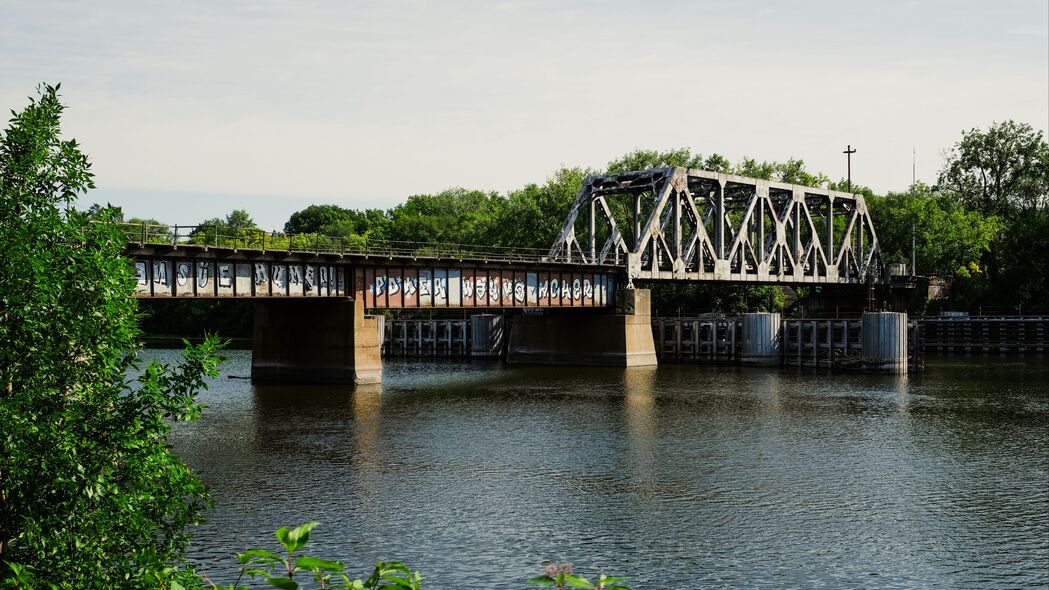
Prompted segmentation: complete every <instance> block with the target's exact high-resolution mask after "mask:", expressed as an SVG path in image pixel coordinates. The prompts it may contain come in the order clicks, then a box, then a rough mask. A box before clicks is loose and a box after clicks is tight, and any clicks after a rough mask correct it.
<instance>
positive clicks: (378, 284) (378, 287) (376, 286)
mask: <svg viewBox="0 0 1049 590" xmlns="http://www.w3.org/2000/svg"><path fill="white" fill-rule="evenodd" d="M370 290H371V292H372V294H373V295H376V296H378V295H382V294H383V292H384V291H385V290H386V277H384V276H376V277H375V282H374V283H372V288H371V289H370Z"/></svg>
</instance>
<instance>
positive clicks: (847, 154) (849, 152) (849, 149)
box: [842, 145, 856, 193]
mask: <svg viewBox="0 0 1049 590" xmlns="http://www.w3.org/2000/svg"><path fill="white" fill-rule="evenodd" d="M842 153H843V154H845V157H846V158H848V171H849V172H848V174H849V192H850V193H851V192H852V154H855V153H856V150H854V149H852V146H851V145H848V146H845V151H844V152H842Z"/></svg>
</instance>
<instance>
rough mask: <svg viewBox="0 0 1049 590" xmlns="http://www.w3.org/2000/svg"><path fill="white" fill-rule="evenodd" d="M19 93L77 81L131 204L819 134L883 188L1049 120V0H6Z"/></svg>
mask: <svg viewBox="0 0 1049 590" xmlns="http://www.w3.org/2000/svg"><path fill="white" fill-rule="evenodd" d="M0 14H2V17H0V56H2V59H0V103H2V105H0V106H3V107H5V108H7V109H8V110H10V109H20V108H22V107H23V106H24V105H25V104H26V96H28V95H30V94H32V93H33V92H34V88H35V87H36V85H37V83H38V82H41V81H47V82H61V83H62V91H63V95H64V97H65V101H66V103H67V104H68V105H69V109H68V111H67V115H66V117H65V132H66V134H67V135H69V136H73V137H76V138H77V139H78V140H80V142H81V143H82V144H83V146H84V148H85V149H86V151H87V152H88V153H89V154H90V155H91V157H92V160H93V162H94V169H95V172H96V174H97V183H98V186H99V188H98V190H96V191H94V192H93V193H92V194H91V195H90V196H89V197H88V199H87V201H88V202H89V203H90V202H95V201H107V200H108V201H110V202H112V203H114V204H117V205H121V206H123V207H124V210H125V212H126V213H128V214H129V215H137V216H149V217H157V218H159V219H161V220H163V221H166V222H169V223H180V224H191V223H195V222H197V221H199V220H201V219H204V218H208V217H215V216H220V215H224V214H225V213H226V212H228V211H229V210H231V209H233V208H246V209H248V210H249V211H250V212H251V213H252V215H253V216H254V217H255V219H256V221H257V222H259V224H260V225H262V226H264V227H268V228H276V227H280V226H281V225H283V223H284V221H285V220H286V219H287V217H288V215H289V214H290V213H292V212H293V211H296V210H298V209H301V208H303V207H305V206H307V205H309V204H311V203H319V202H327V203H337V204H340V205H343V206H347V207H389V206H391V205H394V204H396V203H398V202H400V201H403V200H404V199H405V198H406V197H407V196H408V195H410V194H414V193H426V192H436V191H440V190H442V189H445V188H448V187H452V186H464V187H469V188H480V189H488V190H498V191H506V190H509V189H513V188H517V187H520V186H522V185H524V184H526V183H528V182H541V181H543V180H544V179H545V178H546V177H548V176H549V175H550V174H551V173H552V172H553V171H554V170H556V169H557V168H558V167H560V166H561V165H568V166H592V167H600V166H603V165H604V164H605V163H607V162H608V161H609V160H611V159H613V158H616V157H618V156H620V155H622V154H624V153H626V152H628V151H630V150H632V149H634V148H653V149H667V148H674V147H689V148H691V149H693V150H694V151H699V152H702V153H704V154H706V153H709V152H713V151H716V152H719V153H721V154H723V155H725V156H727V157H728V158H729V159H730V160H732V161H736V160H738V159H739V158H741V157H743V156H750V157H754V158H758V159H766V160H786V159H788V158H792V157H793V158H800V159H803V160H804V161H805V162H806V163H807V164H808V166H809V167H810V169H814V170H819V171H823V172H825V173H827V174H828V175H830V176H831V177H834V178H839V177H844V176H845V157H844V156H843V155H842V154H841V152H842V150H843V149H844V148H845V145H846V144H852V145H853V146H855V147H856V148H857V150H858V152H857V153H856V154H855V155H854V157H853V179H854V180H855V181H856V182H859V183H863V184H868V185H870V186H872V187H873V188H874V189H875V190H876V191H879V192H884V191H888V190H902V189H905V188H906V187H907V186H908V185H909V184H910V180H911V150H912V146H913V147H914V148H915V149H916V151H917V174H918V178H919V179H922V180H926V181H932V180H934V179H935V176H936V173H937V171H938V170H939V168H940V166H941V163H942V152H943V150H944V148H947V147H949V146H951V145H952V144H953V143H954V142H955V141H957V140H958V138H959V137H960V133H961V131H962V130H963V129H970V128H973V127H981V128H985V127H987V126H988V125H989V124H990V123H992V122H994V121H1001V120H1005V119H1016V120H1019V121H1024V122H1027V123H1030V124H1031V125H1033V126H1034V127H1036V128H1038V129H1041V130H1045V129H1046V128H1047V127H1049V2H1046V0H1029V1H1028V0H1024V1H1005V0H996V1H994V2H988V1H980V2H948V1H910V2H894V1H884V0H882V1H873V0H866V1H862V2H845V1H810V2H774V3H773V2H747V1H738V0H737V1H723V2H722V1H713V2H662V3H661V2H651V1H650V2H626V1H610V2H562V1H548V2H546V1H534V2H533V1H506V2H500V1H495V0H489V1H481V2H450V1H449V2H436V1H434V2H427V1H414V2H392V1H376V2H334V1H332V2H325V3H313V2H306V1H301V0H300V1H297V2H287V1H279V2H277V1H274V2H269V1H259V2H252V3H234V2H216V1H214V0H209V1H200V2H189V1H182V2H152V1H135V2H114V1H109V0H93V1H91V2H78V3H75V4H74V3H72V2H70V3H65V2H49V1H44V0H31V1H22V0H15V1H14V2H12V1H10V0H0Z"/></svg>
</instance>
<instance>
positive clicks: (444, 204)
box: [134, 121, 1049, 335]
mask: <svg viewBox="0 0 1049 590" xmlns="http://www.w3.org/2000/svg"><path fill="white" fill-rule="evenodd" d="M659 166H687V167H693V168H702V169H706V170H713V171H717V172H726V173H733V174H739V175H742V176H750V177H756V178H764V179H770V180H778V181H782V182H788V183H794V184H800V185H806V186H816V187H825V188H831V189H836V190H845V189H846V182H845V180H844V179H841V180H838V181H833V180H831V179H830V178H829V177H828V176H827V175H825V174H822V173H819V172H813V171H810V170H808V169H807V168H806V166H805V162H804V161H802V160H796V159H789V160H787V161H785V162H766V161H762V162H759V161H757V160H754V159H751V158H743V159H742V160H740V161H739V162H737V163H735V164H732V163H731V162H729V160H728V159H726V158H725V157H724V156H721V155H720V154H717V153H714V154H710V155H706V156H704V155H702V154H698V153H693V152H692V151H691V150H689V149H677V150H670V151H662V152H661V151H653V150H636V151H633V152H631V153H629V154H626V155H624V156H623V157H621V158H618V159H616V160H613V161H611V162H609V163H608V165H607V166H605V167H604V168H603V169H600V170H594V169H584V168H570V167H563V168H561V169H559V170H556V171H554V172H553V174H551V175H550V177H549V178H547V179H546V181H544V182H542V183H533V184H528V185H525V186H524V187H522V188H520V189H517V190H513V191H510V192H508V193H506V194H505V195H504V194H500V193H496V192H486V191H481V190H473V189H467V188H461V187H456V188H450V189H446V190H443V191H441V192H438V193H433V194H418V195H410V196H408V198H407V199H406V200H405V202H403V203H401V204H399V205H397V206H395V207H392V208H390V209H387V210H381V209H364V210H359V209H349V208H345V207H341V206H339V205H333V204H317V205H310V206H309V207H306V208H305V209H302V210H301V211H297V212H295V213H293V214H292V215H291V217H290V218H289V219H288V221H287V223H285V224H284V228H283V230H284V232H286V233H290V234H297V235H298V237H296V238H293V239H297V240H299V241H300V242H301V243H302V244H308V243H310V241H311V240H322V239H326V238H328V237H336V238H338V239H339V240H340V241H341V243H342V245H344V246H347V247H354V246H356V247H360V248H362V249H363V248H366V247H368V245H369V244H376V243H380V242H386V241H391V240H392V241H408V242H442V243H453V244H476V245H481V246H498V247H519V248H540V249H545V248H549V246H550V244H551V243H552V242H553V240H554V238H555V237H556V235H557V233H558V231H559V230H560V229H561V224H562V223H563V220H564V218H565V215H566V214H567V212H568V210H569V208H570V207H571V205H572V203H573V201H574V199H575V197H576V194H577V193H578V192H579V190H580V188H581V187H582V184H583V181H584V179H585V178H586V176H587V175H590V174H603V173H617V172H626V171H629V170H639V169H644V168H653V167H659ZM853 191H854V192H858V193H861V194H863V195H865V197H866V198H867V200H868V203H869V205H870V208H871V211H872V214H873V216H874V220H875V225H876V228H877V230H878V238H879V240H880V242H881V247H882V253H883V255H884V256H885V258H886V260H887V261H888V262H901V263H906V264H908V265H909V264H910V262H911V248H912V243H913V244H914V247H915V248H914V249H915V252H914V255H915V256H914V258H915V260H916V263H917V265H916V266H917V268H916V270H917V273H918V274H922V275H932V276H935V277H936V278H937V279H939V280H942V281H944V282H945V283H946V285H947V286H948V289H947V298H946V299H944V300H940V301H935V302H933V303H932V304H931V307H930V308H929V309H930V310H935V309H937V308H957V309H970V308H976V307H979V306H983V307H985V308H987V309H988V310H997V311H998V312H1004V313H1009V312H1013V313H1015V312H1016V311H1017V310H1019V309H1028V310H1030V309H1032V308H1033V307H1036V306H1039V305H1042V306H1045V305H1047V302H1049V284H1047V281H1049V278H1047V277H1049V258H1047V257H1046V256H1045V252H1046V251H1049V237H1047V236H1049V209H1047V205H1049V197H1047V194H1049V147H1047V144H1046V140H1045V138H1044V137H1043V135H1042V133H1041V132H1040V131H1035V130H1034V129H1033V128H1031V126H1030V125H1026V124H1021V123H1016V122H1013V121H1006V122H1004V123H999V124H995V125H992V126H991V127H990V128H989V129H987V130H979V129H973V130H971V131H966V132H964V133H963V134H962V137H961V139H960V140H959V141H958V143H956V144H955V145H954V146H952V147H951V148H950V149H949V150H948V152H947V158H946V161H945V162H944V165H943V169H942V171H941V172H940V174H939V177H938V178H937V182H936V184H935V185H928V184H925V183H922V182H918V183H916V184H915V185H914V186H911V187H908V188H907V189H906V190H904V191H902V192H890V193H888V194H886V195H876V194H875V193H874V192H873V191H872V190H871V189H869V188H868V187H865V186H862V185H854V186H853ZM613 207H615V204H613ZM624 218H625V217H624ZM134 221H136V222H138V221H146V222H152V221H156V220H134ZM199 223H200V225H201V226H206V227H208V228H212V231H214V229H215V228H218V231H219V232H220V234H221V235H223V236H227V235H230V234H229V232H230V231H233V232H237V231H241V232H245V230H248V229H249V228H254V227H255V224H254V222H253V221H252V219H251V217H250V215H249V214H248V212H246V211H241V210H237V211H233V212H231V213H230V214H229V215H227V216H226V218H224V219H208V220H201V221H200V222H199ZM626 231H629V229H628V230H626ZM199 232H200V233H199V236H198V239H199V240H200V241H208V239H209V237H208V233H207V232H208V230H207V229H201V230H199ZM249 234H250V235H255V236H257V235H258V234H257V233H256V234H251V233H250V232H245V233H244V238H243V239H244V240H248V239H249V237H248V236H249ZM254 239H256V240H257V239H258V238H257V237H256V238H254ZM275 239H278V240H279V239H284V238H279V237H278V238H275ZM806 295H811V293H808V292H807V291H806V290H803V289H784V288H781V287H768V286H725V285H659V286H657V287H655V288H654V297H655V304H656V308H657V309H659V310H661V311H662V312H664V313H675V312H678V311H683V312H686V313H688V312H696V311H722V312H726V313H740V312H743V311H748V310H750V311H762V310H765V311H776V310H782V309H783V308H784V307H787V306H790V305H797V304H799V302H801V303H803V302H804V297H805V296H806ZM223 305H224V304H219V305H217V306H216V305H215V304H212V305H211V307H213V308H215V307H223ZM917 305H918V308H916V309H912V311H918V312H921V311H924V310H925V309H924V302H921V301H919V302H917ZM1047 311H1049V310H1047ZM198 315H199V313H198ZM220 315H223V314H217V315H216V318H217V317H218V316H220ZM234 315H237V314H234ZM240 315H241V316H244V315H245V314H240ZM148 328H150V329H154V328H163V329H162V331H165V330H166V331H170V330H172V329H174V328H176V326H163V327H161V326H148ZM245 331H246V328H244V327H241V328H240V329H239V332H238V333H237V334H234V335H246V334H243V332H245Z"/></svg>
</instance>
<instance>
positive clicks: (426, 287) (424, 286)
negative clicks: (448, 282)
mask: <svg viewBox="0 0 1049 590" xmlns="http://www.w3.org/2000/svg"><path fill="white" fill-rule="evenodd" d="M432 280H433V279H431V278H430V277H428V276H426V275H423V276H421V277H419V295H422V296H423V297H426V296H428V295H430V294H431V293H430V291H431V285H430V283H431V281H432Z"/></svg>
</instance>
